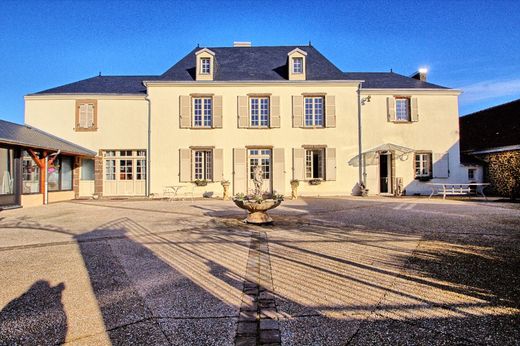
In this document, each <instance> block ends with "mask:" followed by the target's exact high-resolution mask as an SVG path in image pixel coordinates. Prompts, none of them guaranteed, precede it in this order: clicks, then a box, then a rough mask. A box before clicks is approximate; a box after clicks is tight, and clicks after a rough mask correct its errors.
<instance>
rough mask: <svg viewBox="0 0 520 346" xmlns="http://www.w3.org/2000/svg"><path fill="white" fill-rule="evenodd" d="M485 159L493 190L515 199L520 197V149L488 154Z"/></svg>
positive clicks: (500, 194)
mask: <svg viewBox="0 0 520 346" xmlns="http://www.w3.org/2000/svg"><path fill="white" fill-rule="evenodd" d="M485 160H486V161H487V162H488V167H487V178H488V181H489V183H490V184H491V188H492V190H493V191H492V192H493V193H494V194H496V195H498V196H503V197H509V198H511V199H513V200H514V199H515V198H518V197H520V151H518V150H517V151H505V152H501V153H493V154H488V155H486V157H485Z"/></svg>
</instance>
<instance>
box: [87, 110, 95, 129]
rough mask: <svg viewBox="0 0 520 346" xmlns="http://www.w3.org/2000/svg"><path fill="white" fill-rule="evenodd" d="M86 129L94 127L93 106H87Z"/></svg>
mask: <svg viewBox="0 0 520 346" xmlns="http://www.w3.org/2000/svg"><path fill="white" fill-rule="evenodd" d="M86 125H87V126H86V127H88V128H92V127H94V105H92V104H88V105H87V124H86Z"/></svg>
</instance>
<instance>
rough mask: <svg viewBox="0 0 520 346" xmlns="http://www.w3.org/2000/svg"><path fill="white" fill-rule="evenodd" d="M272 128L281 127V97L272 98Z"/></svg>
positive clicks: (270, 119)
mask: <svg viewBox="0 0 520 346" xmlns="http://www.w3.org/2000/svg"><path fill="white" fill-rule="evenodd" d="M270 102H271V110H270V117H269V126H270V127H273V128H274V127H280V96H271V99H270Z"/></svg>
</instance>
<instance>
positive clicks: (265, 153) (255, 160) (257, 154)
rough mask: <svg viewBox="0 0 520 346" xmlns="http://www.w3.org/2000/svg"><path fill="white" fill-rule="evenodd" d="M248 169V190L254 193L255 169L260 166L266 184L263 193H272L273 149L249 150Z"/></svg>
mask: <svg viewBox="0 0 520 346" xmlns="http://www.w3.org/2000/svg"><path fill="white" fill-rule="evenodd" d="M248 161H249V164H248V167H247V174H248V179H247V190H248V191H250V192H252V191H253V190H254V189H255V184H254V181H253V178H254V168H255V167H256V166H260V167H261V168H262V171H263V172H264V173H263V177H264V182H263V185H262V192H271V186H272V184H271V177H272V174H271V149H249V150H248Z"/></svg>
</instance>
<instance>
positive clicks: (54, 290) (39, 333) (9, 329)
mask: <svg viewBox="0 0 520 346" xmlns="http://www.w3.org/2000/svg"><path fill="white" fill-rule="evenodd" d="M64 289H65V285H64V284H63V283H60V284H58V285H56V286H51V285H50V283H49V282H48V281H44V280H39V281H36V282H35V283H34V284H33V285H32V286H31V287H30V288H29V289H28V290H27V291H26V292H25V293H23V294H22V295H21V296H19V297H18V298H15V299H13V300H12V301H11V302H9V303H8V304H7V305H6V306H5V307H4V308H3V309H2V311H0V344H1V345H57V344H62V343H63V342H65V337H66V335H67V316H66V314H65V310H64V307H63V303H62V294H63V290H64Z"/></svg>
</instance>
